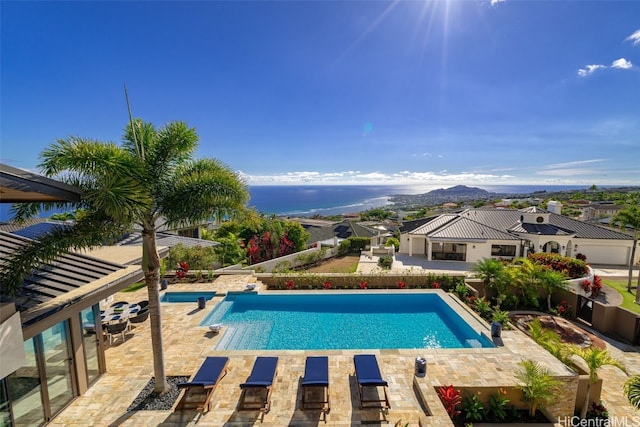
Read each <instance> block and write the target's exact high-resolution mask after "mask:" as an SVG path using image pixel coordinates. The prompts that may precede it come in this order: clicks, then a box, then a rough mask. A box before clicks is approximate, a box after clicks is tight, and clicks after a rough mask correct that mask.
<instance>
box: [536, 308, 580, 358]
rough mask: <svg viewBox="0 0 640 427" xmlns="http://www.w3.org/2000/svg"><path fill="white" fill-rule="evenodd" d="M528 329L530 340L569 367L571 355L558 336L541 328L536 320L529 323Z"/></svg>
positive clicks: (540, 324) (549, 330) (554, 332)
mask: <svg viewBox="0 0 640 427" xmlns="http://www.w3.org/2000/svg"><path fill="white" fill-rule="evenodd" d="M528 327H529V334H530V335H531V339H533V340H534V341H535V342H536V343H537V344H538V345H539V346H541V347H542V348H544V349H545V350H547V351H548V352H549V353H551V354H552V355H553V356H554V357H555V358H556V359H558V360H559V361H561V362H562V363H564V364H565V365H567V366H569V365H571V355H572V353H571V351H570V348H569V346H568V345H566V344H565V343H563V342H562V339H561V337H560V334H558V333H557V332H556V331H554V330H552V329H548V328H545V327H544V326H542V323H541V322H540V319H538V318H535V319H533V320H532V321H531V322H529V324H528Z"/></svg>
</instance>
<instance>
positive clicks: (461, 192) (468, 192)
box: [424, 185, 496, 198]
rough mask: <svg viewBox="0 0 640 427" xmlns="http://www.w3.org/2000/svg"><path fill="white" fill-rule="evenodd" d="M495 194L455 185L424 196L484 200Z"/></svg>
mask: <svg viewBox="0 0 640 427" xmlns="http://www.w3.org/2000/svg"><path fill="white" fill-rule="evenodd" d="M495 194H496V193H491V192H489V191H487V190H483V189H482V188H476V187H467V186H466V185H456V186H455V187H451V188H438V189H437V190H433V191H429V192H428V193H425V194H424V195H425V196H433V197H446V196H457V197H479V198H484V197H487V196H491V195H495Z"/></svg>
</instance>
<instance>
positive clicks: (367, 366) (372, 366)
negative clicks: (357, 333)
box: [353, 354, 391, 412]
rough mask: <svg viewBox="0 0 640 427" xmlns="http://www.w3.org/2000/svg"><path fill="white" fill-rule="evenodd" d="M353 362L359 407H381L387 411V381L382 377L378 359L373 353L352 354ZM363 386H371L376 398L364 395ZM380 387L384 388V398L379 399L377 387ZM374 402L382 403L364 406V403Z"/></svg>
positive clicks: (389, 405)
mask: <svg viewBox="0 0 640 427" xmlns="http://www.w3.org/2000/svg"><path fill="white" fill-rule="evenodd" d="M353 364H354V365H355V367H356V380H357V381H358V392H359V395H360V408H361V409H364V408H381V409H382V410H383V411H385V412H386V411H388V410H389V409H390V408H391V404H390V403H389V395H388V393H387V387H388V385H389V384H388V383H387V382H386V381H385V380H383V379H382V375H381V374H380V368H379V367H378V360H377V359H376V356H375V355H373V354H356V355H355V356H353ZM365 387H373V388H374V390H375V391H376V397H378V398H377V399H370V398H369V399H367V398H365V396H364V392H365ZM378 387H382V388H383V390H384V399H380V396H379V395H378V393H377V388H378ZM370 403H376V404H382V406H380V405H376V406H366V405H365V404H370Z"/></svg>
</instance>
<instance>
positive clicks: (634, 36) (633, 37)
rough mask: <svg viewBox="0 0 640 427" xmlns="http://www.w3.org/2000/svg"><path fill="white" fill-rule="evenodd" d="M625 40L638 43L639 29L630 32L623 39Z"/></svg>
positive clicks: (639, 40)
mask: <svg viewBox="0 0 640 427" xmlns="http://www.w3.org/2000/svg"><path fill="white" fill-rule="evenodd" d="M624 40H625V41H631V43H633V44H634V45H635V44H640V30H636V32H635V33H633V34H631V35H630V36H629V37H627V38H626V39H624Z"/></svg>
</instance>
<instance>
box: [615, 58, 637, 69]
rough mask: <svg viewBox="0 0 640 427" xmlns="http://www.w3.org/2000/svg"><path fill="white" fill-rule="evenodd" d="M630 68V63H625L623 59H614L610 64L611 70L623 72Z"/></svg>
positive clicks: (631, 65)
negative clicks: (616, 69) (621, 70)
mask: <svg viewBox="0 0 640 427" xmlns="http://www.w3.org/2000/svg"><path fill="white" fill-rule="evenodd" d="M631 67H633V64H631V61H627V60H626V59H624V58H620V59H616V60H615V61H613V62H612V63H611V68H621V69H623V70H628V69H629V68H631Z"/></svg>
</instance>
